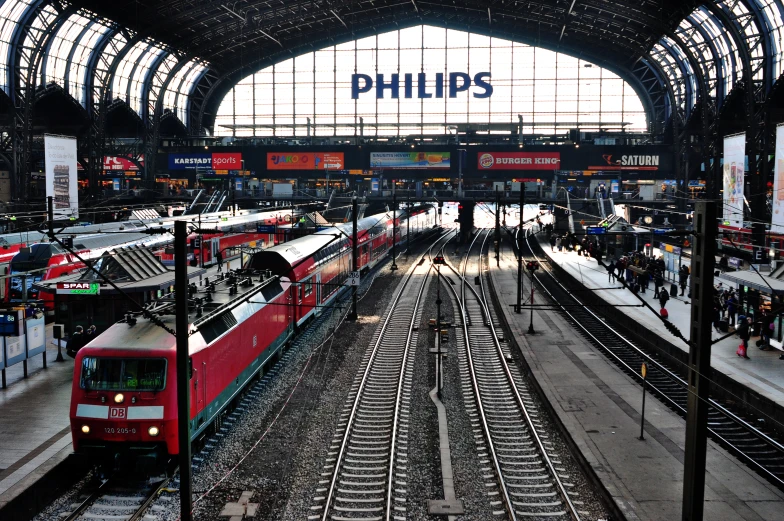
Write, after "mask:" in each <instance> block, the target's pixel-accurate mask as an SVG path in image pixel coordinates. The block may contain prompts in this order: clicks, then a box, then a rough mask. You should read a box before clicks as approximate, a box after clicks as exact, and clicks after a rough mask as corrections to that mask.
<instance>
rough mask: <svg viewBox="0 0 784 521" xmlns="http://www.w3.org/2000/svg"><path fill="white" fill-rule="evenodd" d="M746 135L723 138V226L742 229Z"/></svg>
mask: <svg viewBox="0 0 784 521" xmlns="http://www.w3.org/2000/svg"><path fill="white" fill-rule="evenodd" d="M745 157H746V134H737V135H735V136H728V137H725V138H724V215H723V219H722V220H723V221H724V225H725V226H733V227H735V228H742V227H743V206H744V202H743V181H744V173H745V172H744V167H745Z"/></svg>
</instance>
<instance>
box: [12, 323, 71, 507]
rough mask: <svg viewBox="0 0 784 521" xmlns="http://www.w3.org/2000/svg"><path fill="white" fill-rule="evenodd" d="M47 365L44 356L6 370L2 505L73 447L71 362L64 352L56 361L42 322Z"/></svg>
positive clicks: (48, 330) (54, 347) (48, 329)
mask: <svg viewBox="0 0 784 521" xmlns="http://www.w3.org/2000/svg"><path fill="white" fill-rule="evenodd" d="M46 338H47V346H46V358H47V366H48V367H47V368H46V369H44V368H43V357H42V356H35V357H33V358H31V359H30V360H29V361H28V378H27V379H24V378H23V374H22V364H21V363H19V364H16V365H14V366H11V367H9V368H8V369H7V370H6V377H7V384H8V388H7V389H0V418H2V421H0V508H2V507H4V506H5V505H6V504H7V503H8V502H9V501H11V500H12V499H13V498H14V497H16V496H17V495H19V494H20V493H21V492H23V491H24V490H25V489H26V488H27V487H29V486H30V485H32V484H33V483H35V481H36V480H38V479H40V478H41V477H42V476H43V475H44V474H46V472H48V471H49V470H50V469H52V468H53V467H54V466H55V465H57V463H59V462H60V461H62V460H64V459H65V458H66V457H67V456H68V455H69V454H70V453H71V452H72V447H71V431H70V427H69V422H68V408H69V407H70V404H71V381H72V377H73V366H74V361H73V359H72V358H70V357H69V356H68V355H66V354H65V345H63V357H64V358H65V361H64V362H56V361H55V358H56V357H57V344H56V341H53V340H52V324H49V325H47V327H46Z"/></svg>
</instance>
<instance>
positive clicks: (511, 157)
mask: <svg viewBox="0 0 784 521" xmlns="http://www.w3.org/2000/svg"><path fill="white" fill-rule="evenodd" d="M477 160H478V164H477V167H478V168H479V170H554V169H557V168H558V165H559V164H560V163H561V153H560V152H479V154H478V155H477Z"/></svg>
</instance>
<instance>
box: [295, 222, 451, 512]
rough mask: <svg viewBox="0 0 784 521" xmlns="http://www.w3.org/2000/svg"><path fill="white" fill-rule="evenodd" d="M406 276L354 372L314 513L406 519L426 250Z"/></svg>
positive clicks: (426, 273) (446, 237)
mask: <svg viewBox="0 0 784 521" xmlns="http://www.w3.org/2000/svg"><path fill="white" fill-rule="evenodd" d="M449 235H450V234H445V235H444V236H442V237H440V238H439V239H438V240H437V241H435V242H434V243H433V244H432V245H431V246H430V248H428V250H427V251H426V252H425V253H424V254H423V255H422V257H421V258H420V260H419V262H418V263H417V264H415V265H414V266H413V267H412V268H411V270H410V271H409V273H408V274H407V275H406V278H405V279H404V281H403V283H402V284H401V285H400V288H399V289H398V290H397V292H396V293H395V296H394V297H393V299H392V302H391V304H390V306H389V309H388V310H387V312H386V314H385V316H384V317H383V319H382V322H381V325H380V326H379V327H378V329H377V330H376V332H375V334H374V336H373V340H372V342H371V345H370V347H369V349H368V351H367V353H366V354H365V357H364V359H363V361H362V370H361V371H360V372H359V374H358V375H357V377H356V378H355V380H354V382H353V384H352V387H351V390H350V393H349V397H348V400H347V402H346V406H345V407H344V409H343V413H342V414H341V417H340V420H339V423H338V432H337V433H336V434H335V437H334V439H333V441H332V445H331V447H330V451H329V453H328V458H327V462H326V464H325V466H324V471H323V472H322V478H323V479H322V480H321V481H319V488H318V489H317V496H316V497H315V498H314V501H315V505H313V506H312V507H311V511H312V512H313V514H312V515H310V516H308V519H310V520H322V521H327V520H336V521H346V520H350V521H354V520H385V521H391V520H403V519H406V487H407V485H406V480H407V478H406V468H407V444H408V418H409V403H410V393H411V379H412V377H413V364H414V356H413V354H414V352H415V347H416V343H417V338H418V333H417V330H418V327H417V325H418V324H419V322H420V320H421V317H420V314H421V312H422V306H421V301H422V296H423V294H424V291H425V288H426V286H427V281H428V278H429V275H430V270H431V263H430V262H427V257H428V256H429V255H432V251H433V250H434V249H435V248H437V247H438V245H439V244H443V245H442V246H441V249H443V247H444V246H445V245H446V242H448V240H449Z"/></svg>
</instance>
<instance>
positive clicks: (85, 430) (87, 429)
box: [82, 425, 90, 434]
mask: <svg viewBox="0 0 784 521" xmlns="http://www.w3.org/2000/svg"><path fill="white" fill-rule="evenodd" d="M82 432H83V433H84V434H90V426H89V425H82Z"/></svg>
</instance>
